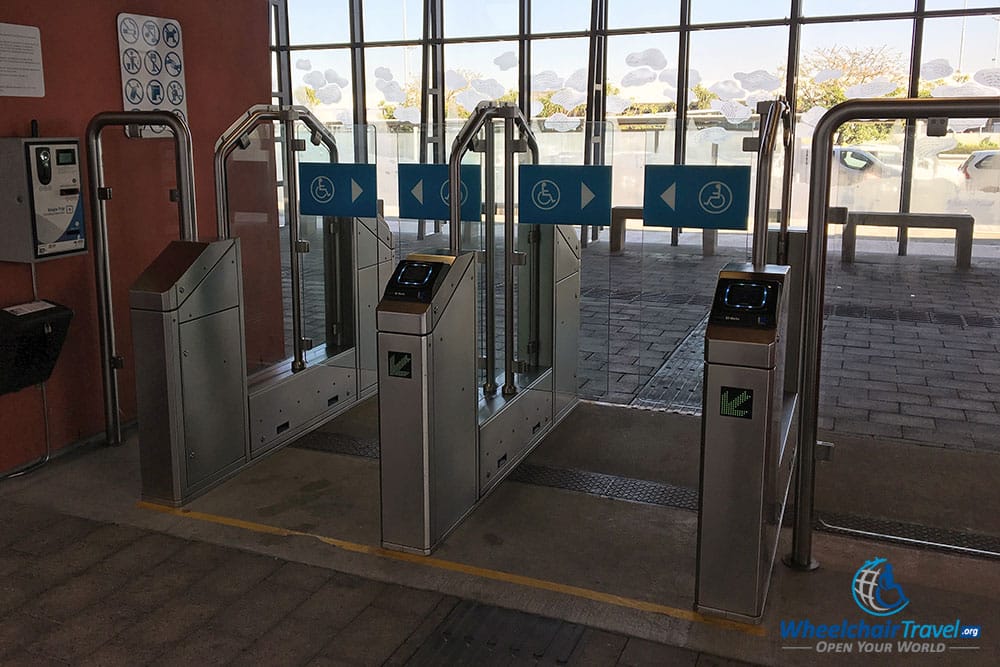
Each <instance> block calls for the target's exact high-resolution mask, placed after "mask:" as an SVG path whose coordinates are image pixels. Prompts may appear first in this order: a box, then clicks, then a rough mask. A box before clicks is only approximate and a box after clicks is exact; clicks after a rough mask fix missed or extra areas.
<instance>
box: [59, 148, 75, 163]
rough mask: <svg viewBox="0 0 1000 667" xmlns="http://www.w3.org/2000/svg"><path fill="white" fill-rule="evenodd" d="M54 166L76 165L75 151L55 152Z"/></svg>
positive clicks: (62, 150) (60, 150) (61, 150)
mask: <svg viewBox="0 0 1000 667" xmlns="http://www.w3.org/2000/svg"><path fill="white" fill-rule="evenodd" d="M56 164H57V165H59V166H65V165H70V164H76V151H74V150H72V149H58V150H56Z"/></svg>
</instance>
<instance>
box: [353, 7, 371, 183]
mask: <svg viewBox="0 0 1000 667" xmlns="http://www.w3.org/2000/svg"><path fill="white" fill-rule="evenodd" d="M350 3H351V4H350V21H351V74H352V78H353V79H354V80H353V82H352V90H353V94H354V161H355V162H356V163H358V164H366V163H367V162H368V134H367V133H366V131H365V130H366V127H367V124H368V110H367V108H366V106H365V104H366V100H365V87H366V86H365V50H364V41H365V31H364V12H363V10H362V7H361V0H350Z"/></svg>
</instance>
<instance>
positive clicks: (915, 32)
mask: <svg viewBox="0 0 1000 667" xmlns="http://www.w3.org/2000/svg"><path fill="white" fill-rule="evenodd" d="M924 8H925V0H917V17H916V18H915V19H914V20H913V29H912V41H911V42H910V77H909V82H908V84H907V96H908V97H919V96H920V60H921V54H922V52H923V48H924V45H923V41H924ZM916 138H917V121H916V120H915V119H913V118H907V119H906V122H905V125H904V129H903V169H902V174H901V175H900V178H901V179H902V180H901V182H900V184H899V212H900V213H909V212H910V203H911V198H912V195H913V154H914V149H915V148H916ZM906 233H907V232H906V230H905V229H903V228H900V229H899V231H897V233H896V239H897V241H900V243H901V245H900V247H901V248H905V247H906V246H905V243H903V240H904V237H905V235H906Z"/></svg>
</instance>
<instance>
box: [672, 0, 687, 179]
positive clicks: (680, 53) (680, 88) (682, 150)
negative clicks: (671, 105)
mask: <svg viewBox="0 0 1000 667" xmlns="http://www.w3.org/2000/svg"><path fill="white" fill-rule="evenodd" d="M680 19H681V31H680V33H679V34H678V36H677V37H678V38H677V112H676V120H675V121H674V164H684V163H685V162H687V155H686V154H687V116H688V113H687V112H688V108H687V107H688V83H689V82H690V81H691V77H690V74H689V70H690V69H691V29H690V26H691V0H681V17H680Z"/></svg>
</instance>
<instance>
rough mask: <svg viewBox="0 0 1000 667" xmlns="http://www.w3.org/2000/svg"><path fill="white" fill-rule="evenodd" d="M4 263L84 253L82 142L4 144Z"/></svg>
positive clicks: (0, 255)
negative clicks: (81, 171) (81, 177)
mask: <svg viewBox="0 0 1000 667" xmlns="http://www.w3.org/2000/svg"><path fill="white" fill-rule="evenodd" d="M0 205H2V207H3V215H0V237H2V238H3V243H2V244H0V261H2V262H26V263H34V262H38V261H43V260H47V259H51V258H54V257H62V256H65V255H68V254H77V253H81V252H86V250H87V235H86V233H85V230H84V218H83V196H82V194H81V183H80V142H79V140H78V139H68V138H62V139H43V138H37V137H35V138H19V137H14V138H4V139H0Z"/></svg>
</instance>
